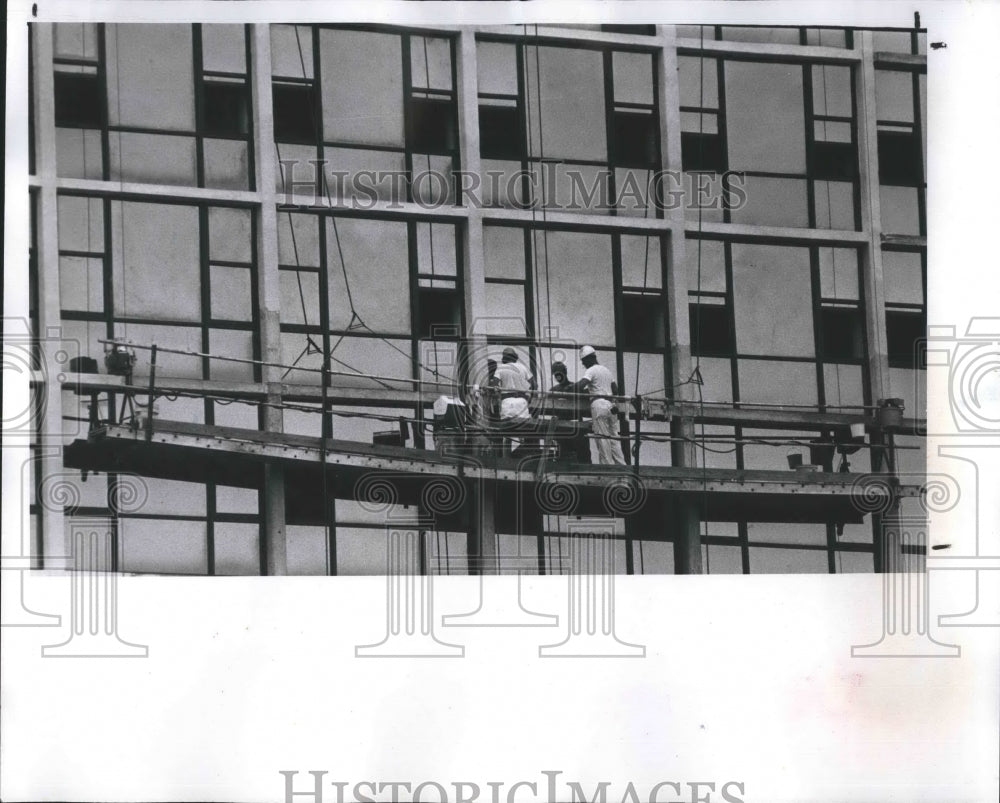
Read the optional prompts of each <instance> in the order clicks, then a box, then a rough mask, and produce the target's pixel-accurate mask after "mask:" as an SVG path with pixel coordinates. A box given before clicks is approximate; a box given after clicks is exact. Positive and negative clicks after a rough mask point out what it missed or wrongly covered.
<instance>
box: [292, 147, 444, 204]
mask: <svg viewBox="0 0 1000 803" xmlns="http://www.w3.org/2000/svg"><path fill="white" fill-rule="evenodd" d="M323 155H324V157H325V158H326V160H327V165H326V169H325V171H324V177H325V179H324V180H325V181H326V184H325V185H324V188H323V192H324V194H329V195H330V196H331V197H332V198H353V199H354V205H355V207H356V208H358V209H366V208H371V206H372V205H373V202H374V201H376V200H378V201H395V202H397V203H398V202H401V201H406V200H407V195H406V184H405V182H404V181H403V180H402V178H401V177H402V176H405V175H406V161H405V158H404V156H403V154H402V153H401V152H390V151H374V150H366V149H363V148H330V147H328V148H326V150H325V151H324V152H323ZM308 169H309V170H311V169H312V168H308ZM432 170H435V171H436V170H438V167H437V159H436V158H435V159H434V160H433V161H432V162H431V164H430V166H428V160H427V157H424V156H414V157H413V171H414V174H413V185H414V189H415V190H421V191H424V192H426V191H428V190H431V191H434V192H437V193H439V194H440V192H441V184H442V182H441V179H439V178H438V177H437V176H434V177H431V176H427V175H424V176H423V178H421V179H420V181H419V183H418V182H417V176H419V175H423V174H426V173H428V172H430V171H432ZM302 171H303V173H304V174H305V175H309V174H308V172H306V168H305V167H303V168H302ZM362 171H368V172H364V173H362ZM440 172H441V173H442V175H444V176H445V178H446V179H447V180H448V181H450V180H451V171H450V170H448V171H447V172H446V171H440ZM359 174H360V175H359ZM449 190H450V187H449Z"/></svg>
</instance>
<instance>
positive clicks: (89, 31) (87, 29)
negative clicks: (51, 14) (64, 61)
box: [52, 22, 100, 59]
mask: <svg viewBox="0 0 1000 803" xmlns="http://www.w3.org/2000/svg"><path fill="white" fill-rule="evenodd" d="M52 30H53V39H54V46H55V55H56V58H75V59H97V58H99V56H100V54H99V53H98V52H97V24H96V23H94V22H57V23H55V24H54V25H53V26H52Z"/></svg>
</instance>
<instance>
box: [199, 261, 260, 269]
mask: <svg viewBox="0 0 1000 803" xmlns="http://www.w3.org/2000/svg"><path fill="white" fill-rule="evenodd" d="M208 264H209V265H217V266H218V267H220V268H244V269H246V270H253V263H252V262H239V261H233V260H229V259H209V260H208Z"/></svg>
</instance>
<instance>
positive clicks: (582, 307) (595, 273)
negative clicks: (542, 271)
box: [535, 231, 615, 346]
mask: <svg viewBox="0 0 1000 803" xmlns="http://www.w3.org/2000/svg"><path fill="white" fill-rule="evenodd" d="M546 239H547V247H548V258H547V262H548V277H547V278H546V279H544V280H543V279H542V278H541V277H539V281H538V288H537V293H536V296H535V297H536V299H537V303H538V308H539V310H541V313H540V314H541V315H542V316H543V320H542V321H541V322H540V323H542V324H543V327H544V326H551V327H555V328H557V329H558V332H559V334H558V337H559V338H560V339H562V340H572V341H575V342H577V343H590V344H592V345H594V346H597V345H602V346H610V345H613V344H614V342H615V330H614V316H613V315H611V314H610V312H611V310H613V309H614V287H613V283H612V277H611V237H610V236H609V235H606V234H594V233H570V232H561V231H553V232H549V234H548V237H547V238H546ZM541 241H542V238H541V237H539V238H538V242H537V243H536V246H535V247H538V245H539V244H541ZM539 264H541V258H540V260H539ZM550 313H551V320H549V314H550ZM543 327H539V329H538V331H542V328H543Z"/></svg>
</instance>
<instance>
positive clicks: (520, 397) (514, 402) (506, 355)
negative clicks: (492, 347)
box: [495, 346, 535, 421]
mask: <svg viewBox="0 0 1000 803" xmlns="http://www.w3.org/2000/svg"><path fill="white" fill-rule="evenodd" d="M495 376H496V379H497V381H498V382H499V385H500V392H501V394H502V400H501V402H500V420H501V421H505V420H512V419H527V418H530V417H531V414H530V413H529V412H528V394H529V393H530V392H531V391H532V390H534V388H535V378H534V377H533V376H532V374H531V371H530V370H528V367H527V366H526V365H524V364H523V363H521V362H518V360H517V352H516V351H514V349H512V348H510V347H509V346H508V347H507V348H505V349H504V350H503V357H502V358H501V361H500V365H498V366H497V370H496V374H495Z"/></svg>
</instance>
